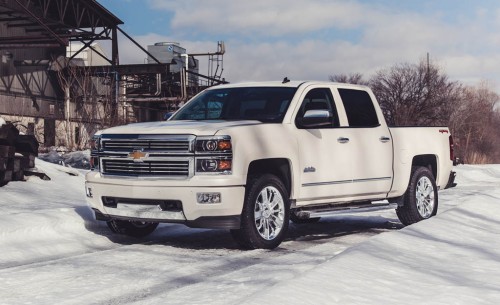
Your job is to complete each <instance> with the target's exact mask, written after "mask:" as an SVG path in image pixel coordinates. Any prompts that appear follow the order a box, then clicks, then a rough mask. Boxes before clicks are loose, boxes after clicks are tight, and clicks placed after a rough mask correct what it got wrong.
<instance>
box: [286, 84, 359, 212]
mask: <svg viewBox="0 0 500 305" xmlns="http://www.w3.org/2000/svg"><path fill="white" fill-rule="evenodd" d="M300 100H301V103H300V108H299V109H298V110H296V116H295V127H296V128H297V129H296V133H297V141H298V147H299V167H300V168H299V170H300V175H299V177H300V191H299V194H298V197H297V205H301V204H302V203H303V202H307V201H309V202H310V201H315V202H318V201H328V200H330V199H334V198H339V197H345V196H347V195H349V194H350V193H351V192H352V189H351V185H352V171H351V166H352V150H351V144H350V143H349V142H348V141H345V137H346V133H345V130H344V129H343V128H340V125H341V124H340V122H339V116H338V114H337V105H336V104H335V101H334V99H333V94H332V89H331V88H330V87H328V86H327V87H321V86H313V85H311V86H309V87H307V88H305V90H304V91H303V93H302V95H301V97H300ZM311 113H312V114H314V113H319V114H322V113H323V114H325V113H329V115H330V120H329V121H327V122H323V124H318V125H317V126H311V125H309V126H305V125H304V124H303V122H302V120H303V119H304V117H306V116H307V115H310V114H311Z"/></svg>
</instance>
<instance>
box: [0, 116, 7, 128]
mask: <svg viewBox="0 0 500 305" xmlns="http://www.w3.org/2000/svg"><path fill="white" fill-rule="evenodd" d="M4 124H7V122H5V120H4V119H3V118H2V117H1V116H0V126H2V125H4Z"/></svg>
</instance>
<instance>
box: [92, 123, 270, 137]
mask: <svg viewBox="0 0 500 305" xmlns="http://www.w3.org/2000/svg"><path fill="white" fill-rule="evenodd" d="M258 124H262V123H261V122H260V121H163V122H147V123H134V124H128V125H123V126H117V127H112V128H108V129H105V130H102V131H100V132H99V133H98V134H193V135H200V136H211V135H214V134H215V133H217V131H219V130H221V129H226V128H230V127H236V126H245V125H258Z"/></svg>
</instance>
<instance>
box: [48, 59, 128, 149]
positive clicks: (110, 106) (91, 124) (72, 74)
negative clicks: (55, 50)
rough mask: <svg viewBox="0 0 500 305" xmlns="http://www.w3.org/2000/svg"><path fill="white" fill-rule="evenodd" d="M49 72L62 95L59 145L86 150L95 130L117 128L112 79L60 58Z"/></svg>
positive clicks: (79, 63) (72, 61)
mask: <svg viewBox="0 0 500 305" xmlns="http://www.w3.org/2000/svg"><path fill="white" fill-rule="evenodd" d="M52 70H54V71H55V72H56V73H57V79H58V81H59V84H60V86H61V89H62V91H63V94H64V101H65V102H64V104H65V106H64V108H65V114H64V116H65V118H66V120H65V121H61V122H59V126H58V128H59V129H64V130H65V133H64V134H62V135H60V137H61V138H60V142H63V143H65V145H66V146H67V147H68V148H70V149H80V148H83V147H85V146H86V144H87V142H88V140H89V137H90V136H91V135H93V134H94V133H95V132H96V131H97V130H98V129H100V128H104V127H108V126H114V125H117V124H120V121H119V119H118V115H117V111H116V104H115V102H114V98H113V94H112V88H113V82H114V81H116V80H115V79H114V77H113V75H108V74H106V73H105V71H103V72H102V73H97V75H96V72H95V71H92V70H91V68H90V67H86V66H84V64H83V62H78V61H77V60H71V61H70V60H69V59H68V58H64V57H59V58H57V59H55V60H54V61H53V62H52Z"/></svg>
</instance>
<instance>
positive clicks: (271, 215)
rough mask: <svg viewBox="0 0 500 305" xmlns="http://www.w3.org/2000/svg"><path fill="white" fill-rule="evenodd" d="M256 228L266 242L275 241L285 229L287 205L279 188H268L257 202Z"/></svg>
mask: <svg viewBox="0 0 500 305" xmlns="http://www.w3.org/2000/svg"><path fill="white" fill-rule="evenodd" d="M254 216H255V227H256V228H257V231H258V232H259V234H260V236H261V237H262V238H264V239H265V240H273V239H274V238H276V236H278V234H279V233H280V232H281V229H282V228H283V223H284V219H285V203H284V201H283V196H282V195H281V193H280V192H279V191H278V189H277V188H275V187H273V186H266V187H265V188H264V189H262V190H261V191H260V193H259V195H258V196H257V200H256V202H255V210H254Z"/></svg>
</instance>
